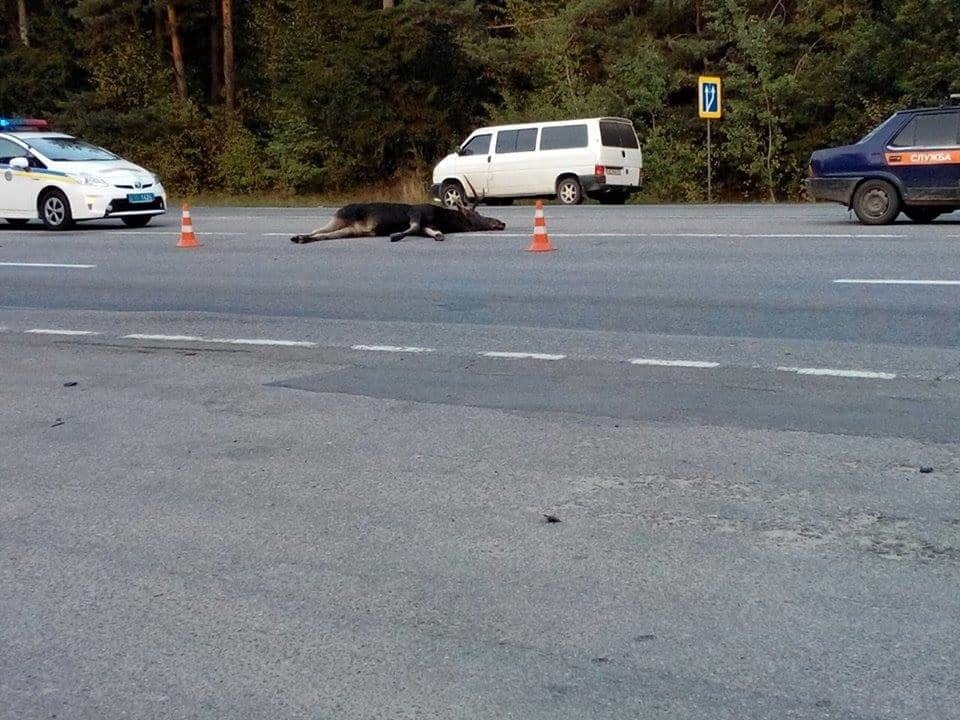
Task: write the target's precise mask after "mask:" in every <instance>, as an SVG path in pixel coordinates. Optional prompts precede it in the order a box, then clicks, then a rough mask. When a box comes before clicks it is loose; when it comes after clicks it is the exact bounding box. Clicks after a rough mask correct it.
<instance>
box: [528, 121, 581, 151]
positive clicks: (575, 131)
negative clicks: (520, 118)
mask: <svg viewBox="0 0 960 720" xmlns="http://www.w3.org/2000/svg"><path fill="white" fill-rule="evenodd" d="M586 146H587V126H586V125H556V126H554V127H545V128H543V130H541V131H540V149H541V150H565V149H567V148H584V147H586Z"/></svg>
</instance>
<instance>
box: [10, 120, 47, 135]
mask: <svg viewBox="0 0 960 720" xmlns="http://www.w3.org/2000/svg"><path fill="white" fill-rule="evenodd" d="M49 127H50V123H48V122H47V121H46V120H35V119H29V118H0V132H3V131H4V130H6V131H7V132H18V131H23V130H46V129H47V128H49Z"/></svg>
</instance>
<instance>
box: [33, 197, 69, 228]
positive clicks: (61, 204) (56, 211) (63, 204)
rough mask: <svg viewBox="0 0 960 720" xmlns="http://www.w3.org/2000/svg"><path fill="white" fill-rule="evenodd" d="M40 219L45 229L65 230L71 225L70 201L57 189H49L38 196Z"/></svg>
mask: <svg viewBox="0 0 960 720" xmlns="http://www.w3.org/2000/svg"><path fill="white" fill-rule="evenodd" d="M40 219H41V220H43V224H44V225H45V226H46V228H47V230H66V229H68V228H71V227H73V213H72V212H71V211H70V201H69V200H67V196H66V195H64V194H63V193H62V192H60V191H59V190H49V191H47V192H46V193H44V195H43V197H41V198H40Z"/></svg>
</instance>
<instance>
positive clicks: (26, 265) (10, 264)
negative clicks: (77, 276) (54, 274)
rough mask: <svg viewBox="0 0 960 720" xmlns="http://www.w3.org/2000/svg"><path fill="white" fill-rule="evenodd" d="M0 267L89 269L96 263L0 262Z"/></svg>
mask: <svg viewBox="0 0 960 720" xmlns="http://www.w3.org/2000/svg"><path fill="white" fill-rule="evenodd" d="M0 267H22V268H67V269H71V270H89V269H90V268H95V267H96V265H79V264H73V263H32V262H0Z"/></svg>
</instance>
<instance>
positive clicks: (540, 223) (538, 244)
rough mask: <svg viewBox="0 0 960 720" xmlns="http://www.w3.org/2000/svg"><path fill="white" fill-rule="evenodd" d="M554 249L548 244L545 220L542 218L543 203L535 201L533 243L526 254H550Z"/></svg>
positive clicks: (548, 237)
mask: <svg viewBox="0 0 960 720" xmlns="http://www.w3.org/2000/svg"><path fill="white" fill-rule="evenodd" d="M554 249H555V248H554V247H553V246H552V245H551V244H550V236H549V235H547V220H546V218H544V216H543V201H542V200H537V210H536V212H535V213H534V214H533V242H532V243H530V247H528V248H527V252H550V251H551V250H554Z"/></svg>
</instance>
